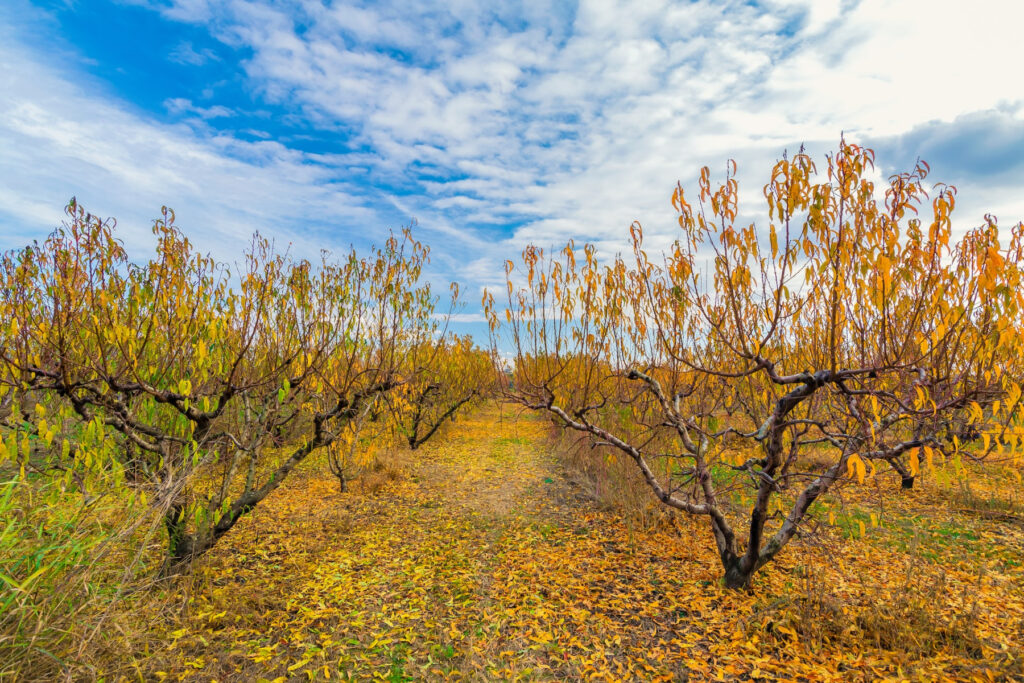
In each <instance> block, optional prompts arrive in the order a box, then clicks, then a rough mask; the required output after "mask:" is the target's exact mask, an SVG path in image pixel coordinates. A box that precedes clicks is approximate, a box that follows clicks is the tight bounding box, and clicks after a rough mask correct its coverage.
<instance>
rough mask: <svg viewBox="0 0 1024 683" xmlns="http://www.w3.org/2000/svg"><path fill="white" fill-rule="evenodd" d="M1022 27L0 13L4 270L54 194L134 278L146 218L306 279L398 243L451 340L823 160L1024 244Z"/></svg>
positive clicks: (389, 10)
mask: <svg viewBox="0 0 1024 683" xmlns="http://www.w3.org/2000/svg"><path fill="white" fill-rule="evenodd" d="M1021 26H1024V3H1015V2H1007V1H1006V0H971V2H962V0H954V1H947V0H931V1H930V2H927V3H924V2H919V1H915V0H911V1H893V2H890V1H887V0H861V1H859V2H857V1H847V0H843V1H838V2H833V1H830V0H764V1H762V2H755V1H746V2H732V1H729V0H726V1H717V0H716V1H710V0H709V1H705V0H696V1H694V2H670V1H665V0H644V2H615V1H612V0H600V1H595V2H589V1H588V2H578V3H576V2H535V1H533V0H510V1H508V2H502V3H492V2H466V1H465V0H449V1H448V2H443V3H430V2H423V3H416V2H389V1H386V0H385V1H382V2H342V1H339V2H332V1H329V0H327V1H321V0H316V1H305V0H221V1H219V2H213V1H208V0H121V1H118V2H109V1H106V0H36V1H29V0H3V2H0V249H10V248H14V247H18V246H22V245H24V244H26V243H28V242H30V241H31V240H34V239H42V238H43V237H45V236H46V235H47V234H48V233H49V232H50V231H51V230H52V229H53V228H54V227H56V226H57V225H58V224H59V222H60V220H61V218H62V209H63V206H64V205H65V204H66V203H67V201H68V199H69V198H71V197H72V196H75V197H77V199H78V201H79V202H80V203H81V204H82V205H84V206H85V207H86V208H87V209H88V210H89V211H91V212H92V213H94V214H98V215H102V216H113V217H116V218H117V220H118V232H119V235H120V236H121V238H122V239H123V240H124V242H125V244H126V247H127V248H128V250H129V252H130V253H131V254H133V255H134V256H136V258H139V259H142V258H146V257H147V256H148V250H149V249H151V247H152V244H153V242H152V236H151V233H150V231H149V229H150V226H151V225H152V220H153V219H154V218H156V217H157V216H158V215H159V211H160V207H161V206H163V205H167V206H171V207H173V208H174V209H175V211H176V214H177V222H178V224H179V226H180V227H181V228H182V229H183V230H184V231H185V233H186V234H187V235H189V236H190V237H191V238H192V240H193V241H194V242H195V243H196V244H197V245H198V246H199V247H200V248H201V249H202V250H204V251H208V252H210V253H212V254H214V255H215V256H217V257H218V258H221V259H223V260H226V261H231V260H233V259H236V258H237V257H238V254H239V253H240V252H241V250H242V249H243V248H244V246H245V244H246V243H247V242H248V240H249V237H250V236H251V234H252V233H253V232H254V231H257V230H258V231H259V232H261V233H262V234H264V235H267V236H270V237H272V238H273V239H274V240H275V241H276V242H277V243H278V244H281V245H291V247H290V248H291V249H292V250H293V251H294V252H295V253H297V254H299V255H301V256H309V257H315V256H316V255H317V254H318V253H319V252H320V250H321V249H328V250H336V251H341V250H344V249H347V248H348V247H349V246H350V245H354V246H356V247H357V248H366V247H367V246H368V245H369V244H371V243H374V242H376V243H379V242H381V241H383V239H385V238H386V236H387V234H388V231H389V230H397V229H401V228H402V227H404V226H408V225H411V224H415V226H414V228H413V229H414V231H415V234H416V235H417V236H418V237H419V238H420V239H422V240H424V241H426V242H427V243H428V244H430V245H431V247H432V261H431V266H430V273H429V277H430V278H431V279H432V280H433V281H436V282H437V283H438V287H439V291H446V287H444V283H447V282H448V281H451V280H458V281H459V282H460V283H461V284H462V286H463V291H464V292H466V305H465V306H464V307H463V308H462V309H461V310H460V312H459V314H458V316H457V317H456V323H455V325H454V326H453V329H455V330H456V331H459V332H472V333H475V334H477V335H479V334H480V333H481V331H482V329H483V324H482V322H481V321H482V317H481V314H480V306H479V298H480V294H481V291H482V289H483V288H485V287H492V288H493V287H497V288H498V290H499V291H500V290H501V289H503V283H504V274H503V270H502V262H503V261H504V259H506V258H514V257H515V256H516V255H517V254H518V253H519V252H520V251H521V250H522V248H523V247H524V246H525V245H527V244H530V243H535V244H538V245H540V246H543V247H548V248H550V247H554V248H558V247H560V246H562V245H564V244H565V242H566V241H567V240H569V239H573V240H575V241H576V242H577V243H583V242H593V243H595V244H597V245H598V247H599V249H600V251H601V253H605V254H614V253H616V252H618V251H625V250H626V247H627V237H628V227H629V225H630V223H631V222H632V221H634V220H638V221H640V222H641V224H642V225H643V226H644V228H645V233H646V234H647V235H648V236H649V239H651V240H652V244H654V245H657V244H667V243H668V240H670V239H672V238H673V236H674V231H677V230H678V228H677V227H676V223H675V214H674V213H673V210H672V207H671V203H670V197H671V193H672V190H673V188H674V187H675V185H676V182H677V181H681V182H682V183H683V186H684V187H694V186H695V179H696V178H697V177H698V175H699V172H700V168H701V167H702V166H705V165H706V166H709V167H710V168H711V169H712V174H713V177H716V174H717V177H719V178H720V177H721V174H722V173H724V169H725V165H726V160H727V159H730V158H731V159H735V160H736V161H737V163H738V166H739V183H740V187H741V214H742V215H743V216H745V217H747V216H749V220H750V221H754V222H755V223H758V224H761V223H763V222H764V221H765V219H766V210H765V206H764V201H763V198H761V196H760V188H761V187H762V186H763V184H764V183H765V182H766V181H767V176H768V172H769V171H770V169H771V166H772V164H773V163H774V161H775V160H777V159H778V158H779V157H780V156H781V155H782V154H783V153H784V152H787V151H788V152H790V153H792V152H794V151H796V150H797V149H798V148H799V147H800V146H801V145H805V146H806V148H807V149H808V151H810V152H811V153H812V154H814V155H815V156H816V158H817V159H818V160H819V161H823V155H824V154H825V153H826V152H827V151H828V150H831V149H834V148H835V146H836V145H837V143H838V141H839V138H840V136H841V135H845V137H846V139H848V140H851V141H854V142H857V143H861V144H865V145H868V146H870V147H872V148H873V149H875V151H876V155H877V156H876V161H877V171H876V173H877V176H878V179H879V180H882V179H884V178H885V177H887V176H888V175H889V174H891V173H894V172H897V171H901V170H908V169H909V168H910V167H912V165H913V164H914V161H915V160H916V159H917V158H923V159H925V160H926V161H928V162H929V163H930V164H931V168H932V176H931V177H930V180H935V181H942V182H946V183H950V184H953V185H956V186H957V187H958V189H959V195H958V209H957V213H956V215H955V220H954V225H955V226H956V227H957V228H958V229H960V230H964V229H967V228H969V227H972V226H974V225H978V224H980V223H982V219H983V216H984V214H985V213H993V214H995V215H997V216H998V217H999V219H1000V223H1001V224H1003V225H1008V224H1011V223H1016V222H1018V221H1020V220H1021V219H1024V78H1021V76H1020V72H1019V64H1020V54H1019V40H1020V35H1019V33H1020V27H1021Z"/></svg>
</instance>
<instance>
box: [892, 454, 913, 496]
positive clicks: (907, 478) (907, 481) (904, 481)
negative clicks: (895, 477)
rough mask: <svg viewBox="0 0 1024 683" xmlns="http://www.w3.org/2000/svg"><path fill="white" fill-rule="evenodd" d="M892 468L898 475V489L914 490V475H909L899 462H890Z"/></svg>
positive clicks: (908, 471)
mask: <svg viewBox="0 0 1024 683" xmlns="http://www.w3.org/2000/svg"><path fill="white" fill-rule="evenodd" d="M892 468H893V469H894V470H896V473H897V474H899V475H900V488H901V489H912V488H914V479H915V477H914V475H913V474H911V473H910V470H908V469H907V468H906V467H904V465H903V463H901V462H900V461H899V460H893V461H892Z"/></svg>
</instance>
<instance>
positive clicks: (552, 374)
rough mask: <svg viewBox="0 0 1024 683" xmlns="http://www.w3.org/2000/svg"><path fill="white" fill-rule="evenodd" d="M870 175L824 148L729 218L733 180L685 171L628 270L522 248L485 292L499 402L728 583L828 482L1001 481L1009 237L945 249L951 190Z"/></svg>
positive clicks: (789, 531) (796, 527)
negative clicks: (672, 226)
mask: <svg viewBox="0 0 1024 683" xmlns="http://www.w3.org/2000/svg"><path fill="white" fill-rule="evenodd" d="M873 168H874V155H873V153H872V152H871V151H870V150H867V149H862V148H860V147H858V146H856V145H852V144H846V143H844V144H842V145H841V146H840V148H839V149H838V150H837V151H836V152H835V153H834V154H832V155H830V156H828V157H827V158H826V160H825V162H824V165H823V167H822V169H821V171H820V173H819V171H818V168H817V167H816V165H815V163H814V162H813V161H812V160H811V158H810V157H808V156H807V155H805V154H803V153H800V154H798V155H796V156H794V157H793V158H792V159H788V158H786V159H783V160H781V161H779V162H778V163H777V164H776V165H775V167H774V168H773V169H772V171H771V174H770V177H769V181H768V183H767V184H766V185H765V186H764V197H765V199H766V201H767V208H768V211H767V217H766V220H765V221H764V222H763V223H754V224H750V225H748V226H743V225H737V220H738V216H739V211H740V208H739V204H738V192H739V188H738V185H737V181H736V179H735V171H736V169H735V166H734V165H730V167H729V173H728V174H727V177H726V178H725V181H724V182H723V183H722V184H721V185H717V186H716V185H713V184H712V182H711V178H710V172H709V171H708V169H707V168H704V169H703V171H702V172H701V175H700V182H699V188H698V192H697V196H696V197H697V198H696V203H695V204H692V203H691V202H690V201H689V200H688V199H687V196H686V194H685V192H684V189H683V188H682V186H678V187H677V188H676V190H675V192H674V193H673V195H672V204H673V206H674V207H675V209H676V211H677V212H678V216H679V227H680V234H679V236H678V238H677V240H676V241H675V242H674V243H673V245H672V246H671V248H670V249H669V250H668V252H667V253H665V254H663V255H659V256H654V255H650V254H648V253H647V252H646V251H645V249H644V241H643V230H642V228H641V226H640V225H639V224H638V223H634V224H633V226H632V228H631V229H630V237H631V244H632V251H633V254H632V256H631V258H630V259H628V260H627V259H625V258H623V257H615V258H613V259H611V260H610V262H609V264H608V265H606V266H602V265H601V264H600V263H599V260H598V255H597V253H596V251H595V249H594V248H593V247H592V246H589V245H587V246H584V247H583V248H582V249H577V248H576V246H575V245H574V244H572V243H570V244H569V245H568V246H566V248H565V249H564V250H562V251H561V252H560V253H559V254H556V255H554V256H552V257H545V255H544V254H543V252H542V250H540V249H538V248H536V247H529V248H527V249H526V250H525V251H524V252H523V257H522V264H521V266H520V267H519V268H517V267H516V266H515V265H514V264H513V263H512V262H511V261H509V262H508V263H507V264H506V274H507V276H508V286H507V291H506V292H505V294H506V297H507V298H506V301H507V303H506V305H505V306H504V310H502V307H501V306H499V305H498V304H496V303H495V300H494V295H493V294H488V295H486V296H485V300H484V303H485V306H486V307H487V310H488V315H489V318H490V324H491V329H492V331H493V334H494V337H495V340H496V341H495V343H496V345H497V343H498V342H497V340H498V339H499V338H500V335H502V334H506V335H507V339H508V340H510V342H511V344H512V346H513V347H514V349H515V354H516V360H515V375H514V382H513V389H512V391H510V392H509V394H508V395H509V397H510V398H512V399H513V400H515V401H517V402H519V403H522V404H523V405H525V406H528V407H530V408H533V409H537V410H543V411H547V412H548V413H549V414H551V415H552V416H553V417H554V418H555V419H556V420H557V421H558V422H559V423H560V424H562V425H563V426H565V427H567V428H569V429H572V430H576V431H578V432H583V433H585V434H588V435H589V436H590V437H591V438H592V439H593V442H594V444H595V445H597V446H600V447H601V448H602V449H612V450H615V451H617V452H619V453H621V454H622V455H624V456H626V457H628V458H630V459H631V460H632V461H633V462H634V463H635V465H636V467H637V468H638V470H639V472H640V473H641V474H642V476H643V478H644V479H645V481H646V482H647V484H648V486H649V487H650V489H651V491H652V492H653V494H654V495H655V496H656V497H657V498H658V499H659V500H661V501H662V502H663V503H665V504H666V505H668V506H670V507H671V508H675V509H678V510H682V511H684V512H687V513H690V514H693V515H699V516H702V517H705V518H706V519H707V521H708V527H709V528H710V531H711V535H712V536H713V538H714V542H715V546H716V548H717V550H718V554H719V557H720V559H721V563H722V567H723V571H724V573H725V580H726V583H727V584H728V585H730V586H734V587H742V586H746V585H748V584H749V582H750V579H751V577H752V576H753V574H754V573H755V572H756V571H757V570H758V569H760V568H761V567H762V566H764V565H765V564H766V563H768V562H769V561H771V560H772V559H773V558H774V557H775V556H776V554H777V553H778V552H779V551H780V550H781V549H782V548H783V547H784V546H786V544H787V543H789V541H790V540H791V539H792V538H793V537H794V535H796V534H797V533H799V532H800V531H801V529H802V528H803V527H804V526H805V523H806V521H807V516H808V513H809V511H810V510H811V508H812V506H813V505H814V503H815V501H817V500H818V499H819V497H821V496H822V495H823V494H825V493H827V492H828V491H829V490H830V489H831V488H833V487H834V486H836V485H839V484H841V483H842V482H844V481H848V480H850V479H854V480H856V481H858V482H861V483H863V481H864V480H865V477H874V476H875V475H876V474H878V475H879V476H884V475H885V473H886V472H890V471H894V472H896V473H898V474H899V475H900V477H901V480H902V481H903V482H904V486H909V485H910V483H911V482H912V480H913V477H914V476H915V475H917V473H918V472H919V471H920V470H921V468H923V467H936V466H952V467H960V466H961V464H960V463H962V461H963V460H964V459H975V460H981V459H986V460H990V461H996V462H999V463H1001V464H1003V465H1005V466H1006V467H1008V468H1010V472H1011V473H1016V474H1015V476H1019V472H1020V468H1021V464H1022V458H1024V455H1022V452H1024V451H1022V447H1024V444H1022V441H1021V437H1022V430H1021V417H1020V416H1021V409H1022V406H1021V402H1020V398H1021V383H1020V382H1021V377H1020V370H1019V368H1020V363H1019V360H1018V359H1019V358H1020V357H1021V353H1022V350H1024V349H1022V346H1021V338H1020V334H1019V331H1020V329H1021V327H1020V320H1021V310H1022V303H1024V299H1022V290H1021V287H1020V283H1021V281H1020V272H1021V265H1022V248H1024V243H1022V240H1024V228H1022V226H1021V225H1017V226H1015V227H1014V228H1012V229H1010V230H1003V231H1002V233H1001V232H1000V230H999V229H998V227H997V225H996V223H995V219H994V218H991V217H990V218H987V219H986V223H985V224H984V225H983V226H981V227H979V228H976V229H973V230H971V231H969V232H968V233H967V234H966V235H964V236H963V237H962V238H961V239H959V240H955V239H954V237H953V234H952V223H951V214H952V211H953V209H954V206H955V196H956V192H955V189H954V188H952V187H947V186H944V185H941V184H940V185H937V186H935V187H934V188H932V189H931V190H930V191H928V190H926V187H925V183H924V180H925V177H926V176H927V173H928V167H927V165H925V164H924V163H920V164H918V166H917V167H916V168H914V169H913V170H912V171H910V172H906V173H901V174H897V175H894V176H893V177H891V178H890V179H889V182H888V184H887V185H886V186H885V187H882V188H878V187H876V186H875V184H874V183H873V182H872V181H871V179H870V177H871V172H872V169H873ZM928 199H930V202H928V201H926V200H928ZM923 208H925V209H927V211H926V215H924V216H919V212H920V211H921V209H923ZM1000 239H1001V240H1002V245H1001V243H1000ZM977 440H981V442H982V446H981V448H973V447H972V448H967V442H968V441H977ZM811 456H813V457H811ZM733 473H739V474H740V475H741V476H740V477H739V478H738V479H736V478H735V477H732V476H729V475H731V474H733ZM726 482H728V483H727V484H726ZM744 496H746V497H744Z"/></svg>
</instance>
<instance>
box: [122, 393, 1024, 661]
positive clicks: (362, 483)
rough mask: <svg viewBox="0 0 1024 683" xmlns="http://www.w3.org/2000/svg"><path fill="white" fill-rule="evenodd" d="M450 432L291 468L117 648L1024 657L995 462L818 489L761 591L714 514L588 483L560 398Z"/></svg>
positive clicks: (178, 655) (383, 654)
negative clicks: (358, 462) (638, 519)
mask: <svg viewBox="0 0 1024 683" xmlns="http://www.w3.org/2000/svg"><path fill="white" fill-rule="evenodd" d="M444 437H445V438H443V439H439V440H438V441H437V442H436V443H431V444H428V445H427V446H425V447H424V448H423V449H421V450H420V451H417V452H416V454H415V457H409V456H406V458H405V461H404V463H399V464H398V465H394V466H393V469H392V470H388V471H382V472H376V473H373V472H371V473H369V474H367V475H364V477H363V479H362V480H357V481H356V482H354V484H353V486H352V490H351V491H349V492H348V493H344V494H342V493H340V492H339V491H338V485H337V482H336V481H334V480H331V479H329V478H319V477H317V476H313V475H307V476H305V477H300V478H295V479H294V480H289V481H288V482H287V484H286V485H285V486H284V487H282V490H281V491H279V492H277V493H276V494H275V495H274V497H273V498H272V499H269V500H268V501H267V504H265V505H263V506H261V507H260V508H259V509H258V510H257V511H255V512H254V513H253V514H252V515H251V516H250V517H248V518H246V519H245V520H244V521H243V522H242V523H240V524H239V526H238V528H237V529H236V530H235V531H233V532H232V533H231V534H230V535H229V537H227V538H225V539H224V543H222V544H221V545H219V546H218V547H217V548H216V549H215V550H214V551H213V552H212V553H211V554H210V555H209V556H208V557H206V558H204V559H203V560H202V561H201V563H200V564H199V566H198V567H197V569H196V572H195V576H194V577H193V581H192V582H191V584H189V588H188V590H187V594H186V595H179V596H178V600H179V604H181V605H184V608H183V609H181V610H180V611H179V612H177V613H174V614H169V613H168V612H167V611H166V610H164V611H163V612H161V613H160V614H150V615H146V613H145V611H144V610H141V611H140V610H135V611H133V614H134V615H135V617H134V618H135V619H140V618H141V619H143V620H144V621H145V623H146V636H145V637H143V638H141V639H139V638H136V639H135V642H136V646H133V647H132V648H131V651H127V652H126V651H124V650H120V651H118V650H116V649H113V648H112V649H111V659H110V667H111V668H110V672H111V674H113V676H115V677H116V676H124V677H128V678H143V679H147V680H151V679H156V680H197V681H198V680H203V681H205V680H220V681H225V680H335V679H354V680H366V679H384V680H393V681H402V680H424V679H426V680H449V679H451V680H563V679H585V680H591V679H593V680H609V681H610V680H663V681H675V680H680V681H687V680H693V681H696V680H750V679H754V680H764V679H778V680H812V681H818V680H844V681H845V680H872V679H877V678H892V679H910V680H942V679H948V680H1000V679H1013V678H1017V677H1022V676H1024V664H1022V657H1024V655H1022V650H1024V566H1022V559H1024V528H1022V524H1024V522H1022V516H1021V510H1020V509H1019V507H1018V505H1019V502H1020V501H1019V499H1014V498H1012V496H1013V495H1014V494H1013V493H1012V492H1010V493H1006V492H1004V491H1002V490H1001V489H999V486H1000V484H999V483H998V481H999V480H998V479H997V478H995V477H993V479H992V482H996V483H992V484H991V486H992V487H994V490H986V489H985V488H984V487H985V486H986V481H988V480H986V479H984V478H978V477H975V478H973V479H972V482H973V483H972V486H973V487H974V488H971V489H967V488H964V487H963V486H958V485H957V484H956V482H953V481H940V478H938V477H932V478H931V479H928V478H926V479H925V481H924V482H923V483H921V484H920V485H919V487H918V488H917V489H915V490H913V491H909V492H906V493H904V494H902V495H901V494H900V493H899V492H895V493H896V495H895V496H894V495H887V496H884V497H882V496H880V495H879V491H878V490H877V489H873V488H872V487H871V486H861V487H850V488H848V489H846V490H845V491H844V496H843V498H844V500H843V502H842V505H841V506H840V505H839V504H838V503H833V504H832V505H831V506H830V507H823V508H822V509H821V510H820V511H818V513H817V515H816V517H817V518H819V519H821V520H822V525H821V526H822V528H821V529H820V531H819V533H817V534H815V535H814V536H813V537H808V538H805V539H799V540H797V541H796V542H794V544H792V545H791V546H790V547H787V548H786V549H785V550H784V551H783V553H782V554H781V556H780V558H779V560H778V561H777V562H775V563H773V564H772V565H770V566H769V567H766V568H765V569H764V570H763V571H762V572H761V573H760V574H758V575H757V576H756V577H755V585H754V589H753V590H752V591H749V592H740V591H733V590H729V589H726V588H724V587H722V585H721V581H720V575H721V571H720V567H719V563H718V560H717V558H716V557H715V555H714V551H713V549H712V546H713V544H712V543H711V541H710V538H709V533H710V532H709V531H708V529H707V528H706V527H705V525H704V524H703V520H690V519H687V518H681V517H678V518H671V517H664V518H663V519H662V521H661V522H659V523H657V524H648V525H646V527H643V528H641V527H639V526H637V525H636V524H635V523H632V522H630V521H629V519H628V518H626V516H624V515H623V514H622V512H621V511H618V510H615V509H608V508H607V507H605V506H602V505H601V504H600V503H599V502H597V501H595V500H594V499H593V498H592V497H590V496H588V495H586V493H585V487H581V486H579V485H576V484H573V483H572V481H573V477H572V476H570V475H571V473H568V472H566V471H565V470H564V469H563V468H562V466H561V465H560V464H559V462H558V459H557V458H556V457H555V456H554V455H553V453H552V448H551V444H552V441H551V438H550V426H549V425H548V424H547V423H546V422H544V421H543V420H542V419H538V418H536V417H531V416H527V415H517V414H516V413H514V412H511V411H510V410H509V409H508V408H507V407H506V408H504V409H501V408H497V407H493V408H487V409H485V410H482V411H479V412H477V413H475V414H472V415H469V416H467V417H465V418H460V420H459V421H458V422H457V423H456V424H454V425H452V426H451V427H450V428H448V431H447V433H446V434H445V435H444ZM879 486H889V487H892V486H893V482H892V481H887V482H882V483H880V484H879ZM979 487H980V488H979ZM891 493H893V492H891V491H890V494H891ZM1007 495H1008V496H1009V498H1007ZM1018 495H1019V492H1018ZM1001 496H1002V497H1001ZM883 501H884V504H883ZM979 501H984V503H981V502H979ZM993 501H994V502H993ZM829 521H831V524H830V523H829ZM181 590H182V591H185V590H186V589H185V588H184V587H183V588H182V589H181ZM113 632H114V630H112V633H113ZM112 637H114V636H112ZM140 642H141V643H144V644H145V645H144V646H139V645H138V643H140Z"/></svg>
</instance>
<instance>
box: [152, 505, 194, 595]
mask: <svg viewBox="0 0 1024 683" xmlns="http://www.w3.org/2000/svg"><path fill="white" fill-rule="evenodd" d="M187 524H188V521H187V520H186V519H185V506H184V505H172V506H171V507H170V509H168V510H167V512H165V513H164V527H165V528H166V529H167V556H166V557H165V558H164V563H163V566H161V567H160V578H164V579H166V578H169V577H172V576H177V575H178V574H181V573H182V572H184V571H185V569H187V568H188V565H189V564H190V563H191V562H192V559H193V558H194V557H195V556H196V555H198V553H197V552H196V551H197V547H196V538H195V536H194V535H193V534H190V533H188V532H187V531H186V525H187Z"/></svg>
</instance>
